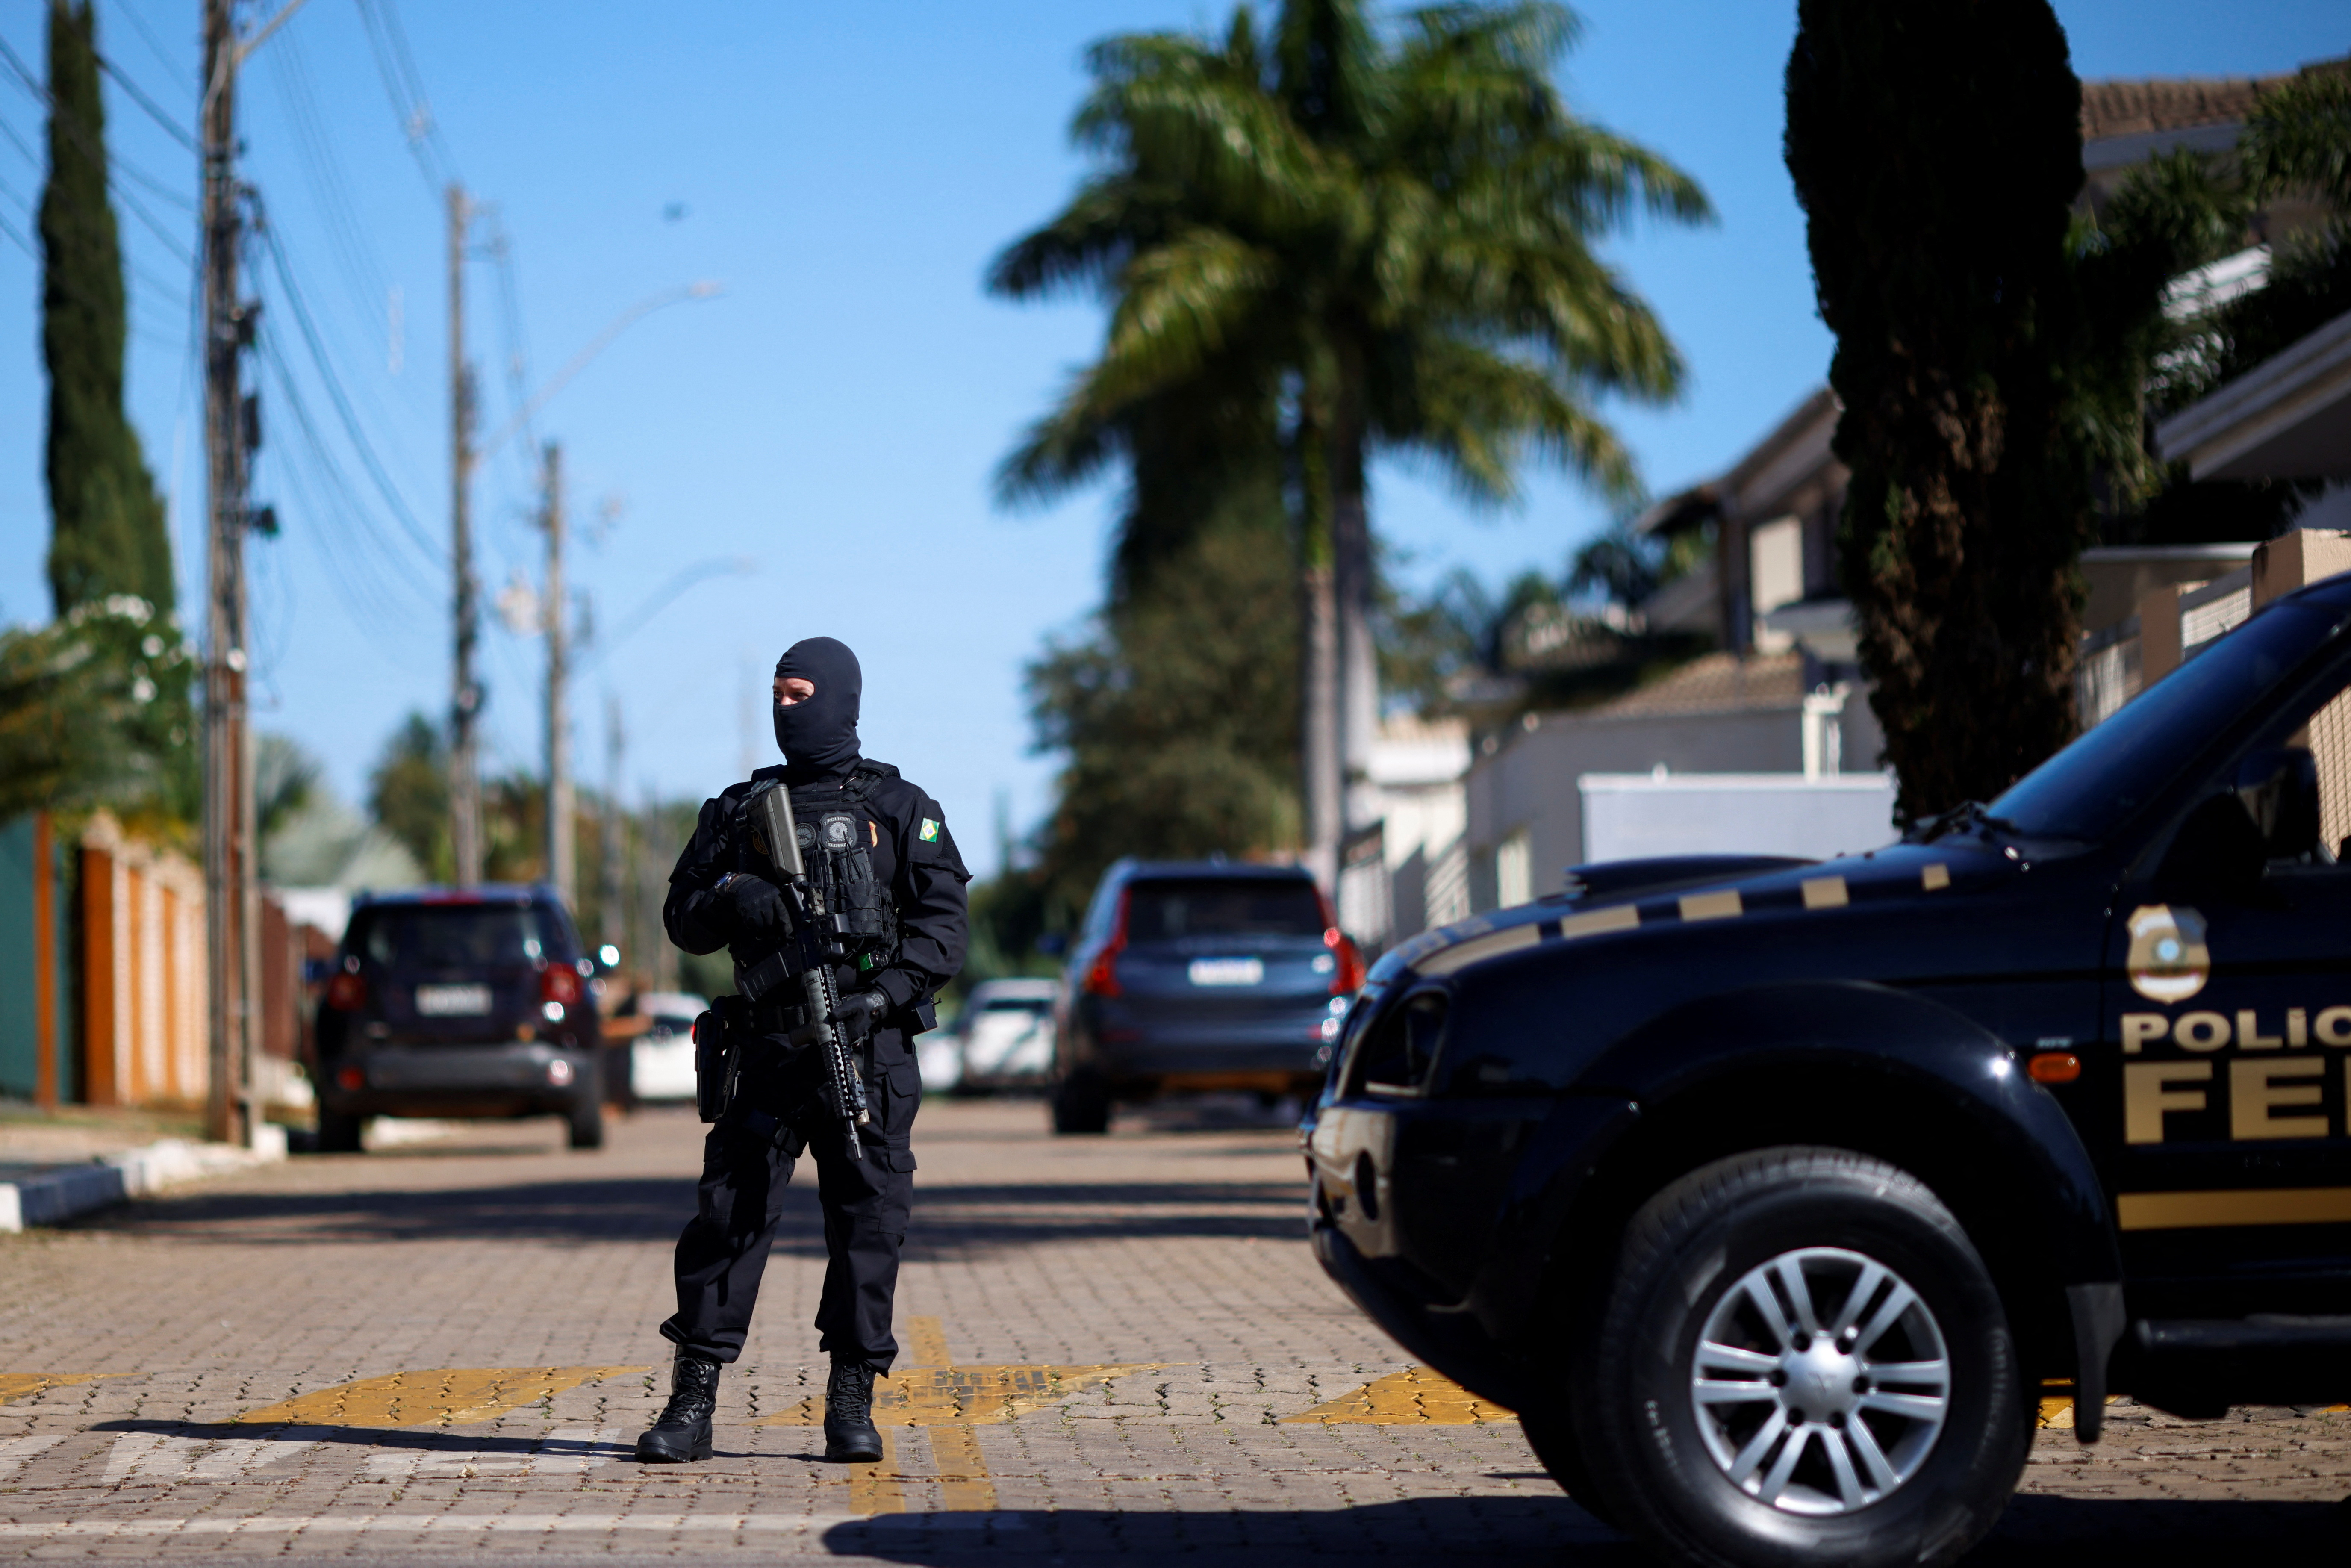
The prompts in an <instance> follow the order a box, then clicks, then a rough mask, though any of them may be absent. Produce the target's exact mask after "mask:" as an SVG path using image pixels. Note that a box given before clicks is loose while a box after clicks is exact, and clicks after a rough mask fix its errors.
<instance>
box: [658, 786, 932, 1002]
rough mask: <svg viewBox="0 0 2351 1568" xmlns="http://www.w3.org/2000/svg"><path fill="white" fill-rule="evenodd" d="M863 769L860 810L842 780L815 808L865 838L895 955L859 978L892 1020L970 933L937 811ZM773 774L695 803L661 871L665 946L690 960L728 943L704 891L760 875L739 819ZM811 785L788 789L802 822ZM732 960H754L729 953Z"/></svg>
mask: <svg viewBox="0 0 2351 1568" xmlns="http://www.w3.org/2000/svg"><path fill="white" fill-rule="evenodd" d="M857 767H858V768H862V769H863V770H864V771H865V774H866V777H865V779H863V780H862V783H863V786H864V790H863V793H864V799H863V801H862V806H861V803H860V802H859V801H858V800H856V798H855V797H854V796H852V794H851V793H850V792H849V790H848V789H846V788H845V785H846V784H847V783H848V781H849V778H850V775H849V774H848V773H847V772H844V773H842V774H841V775H839V776H837V777H836V778H834V779H831V780H828V781H826V785H825V787H826V788H831V789H840V790H841V805H840V806H839V807H837V808H836V807H833V806H831V805H830V804H829V803H828V804H827V805H825V806H824V807H823V808H822V809H823V810H846V811H849V812H850V813H851V814H852V816H855V817H856V818H857V819H858V826H859V828H860V829H861V830H862V831H863V832H864V834H865V837H866V840H867V849H866V853H867V855H868V856H869V857H870V858H871V859H872V862H873V874H874V877H875V879H876V880H878V881H880V882H881V883H883V884H884V885H885V886H887V887H888V888H889V889H890V901H891V904H892V905H893V908H894V909H895V910H896V912H897V916H898V941H897V946H896V951H895V952H894V953H893V955H892V956H891V957H890V959H889V961H888V962H887V963H886V964H884V965H883V967H881V968H879V969H877V970H875V971H873V972H872V974H871V975H869V976H867V977H864V979H863V980H862V982H861V983H862V984H864V985H867V986H871V987H872V988H874V989H877V990H879V991H880V992H881V993H882V994H883V996H885V997H887V998H889V999H890V1004H891V1007H892V1009H893V1012H900V1013H903V1010H904V1009H905V1008H907V1007H908V1006H909V1005H910V1004H912V1003H914V1002H915V1001H916V1000H919V999H921V998H925V997H929V996H931V995H933V994H935V992H936V991H937V990H938V989H939V988H940V987H942V986H944V985H946V983H947V982H948V981H949V980H951V979H953V978H955V977H956V971H958V970H960V969H961V968H962V967H963V959H964V950H965V947H966V946H967V940H968V935H969V916H968V914H967V901H966V897H965V894H964V884H965V883H967V882H969V881H970V880H971V873H970V872H968V871H967V870H966V869H964V863H963V856H962V854H961V853H959V852H957V851H956V843H955V837H954V835H953V834H951V833H949V832H948V831H947V822H946V811H945V810H942V809H941V808H940V806H939V803H938V802H937V801H935V800H932V799H931V798H930V796H928V795H926V794H925V793H924V792H923V791H922V790H921V789H917V788H916V787H915V786H914V785H913V784H910V783H908V782H907V781H906V780H905V779H901V778H900V777H898V770H897V769H896V768H893V767H891V766H890V765H889V764H888V763H886V762H863V761H861V762H860V763H858V764H857ZM784 773H785V770H784V769H783V768H760V769H759V770H758V772H756V773H754V774H752V775H751V777H750V778H748V779H745V780H744V781H743V782H741V783H739V784H733V785H729V786H728V787H727V788H726V789H725V790H724V791H722V792H721V793H720V794H719V795H718V796H717V797H716V798H715V799H713V800H705V801H704V802H703V803H702V816H701V820H700V821H697V822H696V823H695V829H694V837H693V838H692V839H690V840H689V841H687V842H686V846H685V851H684V853H683V854H681V855H679V856H678V858H677V867H676V869H675V870H674V871H672V872H671V873H670V877H669V897H668V898H667V900H666V901H664V904H662V924H663V925H664V926H665V927H667V929H668V931H669V938H670V940H671V941H673V942H674V943H676V944H677V945H678V946H680V947H683V948H684V949H685V950H686V951H687V952H689V953H715V952H716V951H717V950H718V949H719V948H720V947H722V946H729V945H730V944H731V943H732V942H733V941H734V940H735V937H736V936H737V933H736V931H735V930H734V928H733V921H732V917H731V915H730V913H729V911H728V909H727V906H726V903H725V901H724V900H723V899H722V898H721V897H720V896H719V895H718V894H716V893H714V892H713V891H712V889H713V888H714V887H715V886H716V883H717V882H718V881H719V879H720V878H721V877H723V876H725V875H726V873H729V872H738V871H739V872H748V873H754V874H759V873H765V872H766V870H767V863H766V862H765V861H764V860H762V859H761V858H760V856H759V853H758V851H757V850H756V849H755V848H753V847H752V845H751V843H750V837H749V832H748V831H747V824H746V822H745V820H744V812H745V801H746V800H747V798H748V797H749V795H750V793H751V791H752V790H753V789H756V788H757V787H758V785H760V784H762V783H764V782H766V781H767V780H768V779H780V778H782V777H784ZM809 790H810V786H808V785H805V784H801V785H799V786H797V787H796V788H795V789H793V797H794V799H793V810H795V811H796V812H798V813H799V816H800V817H801V819H802V820H803V821H807V820H810V818H811V817H812V815H813V811H812V810H811V809H810V807H809V806H808V805H807V804H806V803H805V801H806V798H807V795H808V793H809ZM735 956H736V958H737V960H738V961H751V960H756V959H757V958H758V956H759V955H758V954H756V953H753V954H746V953H741V952H738V953H736V954H735Z"/></svg>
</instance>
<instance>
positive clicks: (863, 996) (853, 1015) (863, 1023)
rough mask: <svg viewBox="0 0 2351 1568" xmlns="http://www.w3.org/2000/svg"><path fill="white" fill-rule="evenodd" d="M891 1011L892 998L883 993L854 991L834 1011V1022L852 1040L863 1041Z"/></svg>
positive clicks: (842, 999)
mask: <svg viewBox="0 0 2351 1568" xmlns="http://www.w3.org/2000/svg"><path fill="white" fill-rule="evenodd" d="M889 1010H890V998H887V997H885V996H883V994H882V993H881V992H879V991H852V992H850V993H849V994H848V995H847V996H845V997H843V998H841V1004H840V1006H838V1007H836V1008H834V1009H832V1022H833V1024H834V1027H836V1028H838V1029H840V1030H842V1031H844V1032H845V1033H847V1034H848V1036H849V1037H850V1038H851V1039H852V1040H861V1039H862V1038H864V1037H865V1036H866V1035H868V1034H870V1033H872V1030H873V1026H874V1025H875V1024H876V1023H878V1022H880V1021H881V1019H882V1018H883V1015H884V1014H885V1013H887V1012H888V1011H889Z"/></svg>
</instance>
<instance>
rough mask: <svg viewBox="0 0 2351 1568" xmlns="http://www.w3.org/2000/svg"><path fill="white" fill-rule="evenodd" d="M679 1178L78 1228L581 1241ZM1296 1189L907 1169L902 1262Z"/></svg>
mask: <svg viewBox="0 0 2351 1568" xmlns="http://www.w3.org/2000/svg"><path fill="white" fill-rule="evenodd" d="M815 1174H816V1173H815V1172H814V1171H813V1170H812V1169H811V1168H810V1162H808V1161H806V1160H803V1161H801V1162H800V1168H799V1171H798V1172H797V1174H796V1176H795V1179H794V1181H793V1183H792V1186H791V1187H790V1189H789V1191H788V1192H787V1193H786V1194H785V1198H784V1218H783V1223H782V1224H781V1226H780V1227H779V1228H778V1230H777V1232H776V1247H777V1249H778V1250H779V1251H782V1252H784V1253H786V1254H787V1255H788V1256H811V1257H812V1256H820V1255H821V1254H822V1253H823V1250H824V1237H823V1231H822V1227H821V1222H820V1219H819V1217H818V1213H817V1207H816V1181H815ZM694 1202H695V1199H694V1184H693V1182H692V1180H691V1178H688V1177H684V1176H676V1177H663V1178H660V1179H657V1180H656V1179H646V1178H619V1177H615V1178H605V1179H598V1178H595V1177H592V1176H582V1177H581V1178H580V1179H577V1180H569V1181H551V1182H530V1183H517V1184H515V1185H513V1186H473V1187H456V1188H443V1189H427V1190H421V1191H381V1192H333V1193H267V1192H213V1193H198V1194H192V1195H190V1196H187V1197H174V1198H172V1199H169V1200H166V1201H162V1202H149V1203H141V1204H139V1205H135V1206H133V1207H131V1208H128V1209H119V1210H115V1211H113V1212H111V1213H110V1214H102V1215H97V1216H92V1217H91V1218H89V1219H86V1220H83V1221H80V1222H79V1223H78V1226H77V1227H76V1228H83V1229H105V1230H112V1231H119V1232H130V1233H135V1234H138V1235H141V1236H145V1237H152V1238H160V1239H173V1240H181V1241H192V1242H201V1243H211V1244H226V1245H236V1246H273V1245H282V1246H318V1245H321V1244H332V1243H340V1242H377V1243H381V1242H402V1241H448V1240H468V1239H471V1240H515V1241H534V1240H535V1241H553V1242H558V1243H562V1242H576V1243H580V1244H591V1243H601V1242H615V1241H662V1242H666V1241H670V1240H673V1239H675V1238H676V1236H677V1233H678V1230H679V1228H680V1227H682V1226H683V1225H684V1223H685V1221H686V1220H687V1219H688V1218H691V1217H692V1216H693V1213H694ZM1304 1205H1305V1197H1304V1191H1303V1187H1302V1185H1300V1184H1293V1183H1290V1182H1255V1183H1242V1182H1234V1183H1218V1182H1125V1183H1116V1184H1109V1185H1098V1186H1084V1187H1073V1186H1069V1185H1067V1184H1052V1183H1037V1184H1020V1185H1013V1184H1004V1185H992V1184H991V1185H981V1184H955V1183H935V1182H925V1181H923V1180H922V1179H921V1178H920V1177H919V1176H918V1177H916V1186H915V1198H914V1228H913V1230H912V1232H911V1233H910V1234H909V1235H908V1237H907V1247H908V1249H909V1256H912V1257H921V1256H924V1255H925V1254H927V1255H930V1256H934V1257H935V1256H940V1255H956V1256H961V1255H970V1254H975V1253H979V1252H985V1251H988V1250H991V1249H997V1248H1010V1247H1022V1246H1030V1245H1034V1244H1036V1243H1039V1242H1049V1241H1062V1240H1072V1239H1092V1238H1098V1237H1166V1238H1175V1237H1233V1238H1240V1237H1251V1236H1254V1237H1259V1238H1263V1239H1279V1240H1285V1241H1288V1240H1295V1239H1299V1238H1301V1236H1302V1235H1303V1234H1304V1221H1303V1218H1302V1216H1303V1214H1304Z"/></svg>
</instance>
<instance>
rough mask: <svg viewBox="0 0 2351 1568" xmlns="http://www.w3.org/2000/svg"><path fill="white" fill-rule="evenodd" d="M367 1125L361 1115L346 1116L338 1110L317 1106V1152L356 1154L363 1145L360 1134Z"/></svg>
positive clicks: (325, 1153) (323, 1153)
mask: <svg viewBox="0 0 2351 1568" xmlns="http://www.w3.org/2000/svg"><path fill="white" fill-rule="evenodd" d="M366 1125H367V1119H366V1118H365V1117H363V1116H348V1115H345V1114H344V1113H341V1112H340V1111H329V1110H328V1109H327V1108H326V1107H325V1106H323V1105H321V1106H319V1153H320V1154H322V1155H356V1154H358V1153H359V1152H360V1149H361V1148H363V1147H364V1146H365V1145H363V1144H362V1143H361V1142H360V1133H361V1131H362V1130H363V1129H364V1128H365V1127H366Z"/></svg>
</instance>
